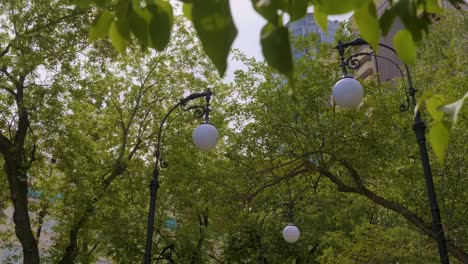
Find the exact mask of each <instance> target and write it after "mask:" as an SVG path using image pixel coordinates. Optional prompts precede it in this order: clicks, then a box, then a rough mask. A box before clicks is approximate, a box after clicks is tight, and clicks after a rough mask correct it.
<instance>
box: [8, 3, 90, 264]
mask: <svg viewBox="0 0 468 264" xmlns="http://www.w3.org/2000/svg"><path fill="white" fill-rule="evenodd" d="M47 3H48V2H44V1H35V2H34V3H30V2H29V1H3V2H2V3H1V11H0V12H1V17H2V18H1V20H2V32H1V35H0V47H1V51H0V64H1V65H0V73H1V75H0V87H1V89H2V102H1V107H2V121H1V124H2V130H1V131H0V152H1V154H2V157H3V161H4V163H3V168H4V173H5V174H4V175H5V176H6V178H7V179H8V185H9V188H8V189H9V191H10V195H9V196H10V199H11V201H12V203H13V207H14V209H15V212H14V215H13V220H14V223H15V233H16V236H17V237H18V239H19V240H20V242H21V244H22V247H23V253H24V260H25V262H27V263H38V262H39V252H38V249H37V242H36V239H35V237H34V235H33V232H32V230H31V222H30V217H29V208H28V200H27V194H28V181H29V180H30V175H29V174H28V171H29V169H30V168H31V166H33V165H34V162H35V160H36V159H37V155H38V149H37V148H38V144H39V141H38V139H37V138H36V137H35V135H34V133H35V129H36V124H35V121H36V118H37V117H38V116H37V113H38V112H41V110H44V109H45V108H47V107H48V105H47V104H48V103H49V102H51V101H53V100H54V99H57V98H51V97H53V96H54V95H57V92H58V91H57V89H59V87H57V86H53V85H52V84H53V83H54V82H55V81H57V79H59V78H60V77H62V76H61V75H60V71H58V74H57V72H56V71H54V70H57V69H60V68H62V67H66V66H67V64H68V63H70V61H71V60H73V59H74V58H75V56H76V53H75V51H76V50H79V49H81V48H83V47H84V46H85V45H86V44H85V43H83V42H82V39H83V37H82V36H83V33H85V31H84V30H83V28H82V27H79V26H77V25H79V24H82V23H88V22H87V19H88V18H89V17H88V16H87V15H86V12H83V11H80V10H77V9H75V8H68V9H67V7H71V6H70V5H69V4H68V2H66V1H55V2H54V3H53V4H47ZM45 7H49V8H50V9H46V8H45ZM42 70H49V71H48V73H49V74H48V75H47V76H43V75H42V76H41V71H42ZM41 77H45V78H46V80H47V81H44V82H42V78H41ZM45 90H49V91H50V93H44V91H45ZM31 95H36V96H31ZM47 95H51V96H50V97H48V96H47Z"/></svg>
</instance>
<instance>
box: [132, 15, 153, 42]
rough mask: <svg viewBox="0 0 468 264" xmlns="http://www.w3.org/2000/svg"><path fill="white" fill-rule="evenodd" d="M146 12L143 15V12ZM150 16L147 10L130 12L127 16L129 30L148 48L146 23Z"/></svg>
mask: <svg viewBox="0 0 468 264" xmlns="http://www.w3.org/2000/svg"><path fill="white" fill-rule="evenodd" d="M144 11H146V12H147V14H146V15H145V14H144V13H143V12H144ZM149 17H150V14H149V12H148V10H147V9H144V10H138V11H134V10H130V12H129V14H128V22H129V26H130V30H131V31H132V33H133V34H134V35H135V37H136V38H137V39H138V40H140V41H141V43H142V44H143V45H145V46H149V35H148V21H149Z"/></svg>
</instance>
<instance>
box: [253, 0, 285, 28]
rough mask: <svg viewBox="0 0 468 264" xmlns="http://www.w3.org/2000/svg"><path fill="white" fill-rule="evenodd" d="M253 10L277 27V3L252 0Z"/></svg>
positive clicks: (278, 19) (266, 0)
mask: <svg viewBox="0 0 468 264" xmlns="http://www.w3.org/2000/svg"><path fill="white" fill-rule="evenodd" d="M252 4H253V6H254V8H255V10H256V11H257V12H258V13H259V14H260V15H261V16H263V17H264V18H265V19H266V20H267V21H268V22H269V23H271V24H273V25H279V24H280V23H279V21H280V17H279V15H278V9H279V6H278V1H276V0H275V1H272V0H252Z"/></svg>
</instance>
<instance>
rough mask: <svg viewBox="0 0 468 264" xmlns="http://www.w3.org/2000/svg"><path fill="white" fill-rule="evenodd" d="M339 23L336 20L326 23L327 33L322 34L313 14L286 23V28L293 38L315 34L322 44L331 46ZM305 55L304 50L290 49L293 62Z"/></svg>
mask: <svg viewBox="0 0 468 264" xmlns="http://www.w3.org/2000/svg"><path fill="white" fill-rule="evenodd" d="M339 25H340V22H339V21H337V20H333V21H330V20H329V21H328V32H324V31H323V30H322V29H321V28H320V26H319V25H317V23H316V22H315V19H314V14H313V13H307V14H306V16H305V17H303V18H302V19H299V20H296V21H293V22H291V23H288V24H287V25H286V26H287V27H288V28H289V31H290V32H291V35H292V37H293V38H295V37H305V36H308V35H310V34H312V33H315V34H317V35H318V37H319V38H320V42H322V43H330V44H333V43H334V42H335V33H336V31H337V30H338V27H339ZM305 53H306V50H299V49H296V48H293V49H292V54H293V58H294V59H295V60H297V59H299V58H301V57H302V56H303V55H304V54H305Z"/></svg>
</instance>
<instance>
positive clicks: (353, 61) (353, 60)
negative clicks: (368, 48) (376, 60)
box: [345, 51, 375, 70]
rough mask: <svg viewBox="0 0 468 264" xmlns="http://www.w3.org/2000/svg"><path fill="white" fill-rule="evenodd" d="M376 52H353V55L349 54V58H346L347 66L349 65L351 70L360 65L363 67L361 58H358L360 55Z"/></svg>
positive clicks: (371, 54) (372, 54)
mask: <svg viewBox="0 0 468 264" xmlns="http://www.w3.org/2000/svg"><path fill="white" fill-rule="evenodd" d="M374 55H375V54H374V52H373V51H372V52H360V53H356V54H353V55H351V56H349V57H348V58H347V59H346V62H345V64H346V67H348V69H350V70H356V69H358V68H359V67H361V60H360V59H359V58H358V57H360V56H374Z"/></svg>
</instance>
